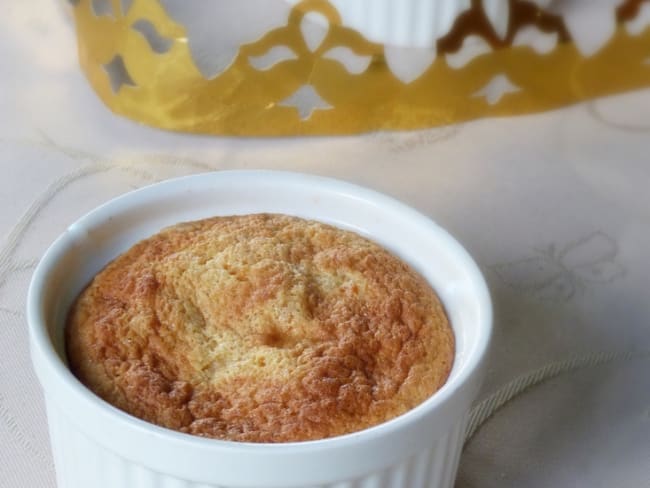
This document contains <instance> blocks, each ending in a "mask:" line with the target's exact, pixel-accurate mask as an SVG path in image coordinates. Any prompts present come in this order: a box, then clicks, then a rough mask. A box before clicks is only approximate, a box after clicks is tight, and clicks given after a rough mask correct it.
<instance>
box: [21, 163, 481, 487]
mask: <svg viewBox="0 0 650 488" xmlns="http://www.w3.org/2000/svg"><path fill="white" fill-rule="evenodd" d="M259 212H272V213H285V214H292V215H297V216H300V217H306V218H310V219H316V220H320V221H323V222H327V223H330V224H333V225H336V226H339V227H342V228H347V229H351V230H354V231H356V232H358V233H360V234H363V235H366V236H368V237H370V238H372V239H373V240H375V241H376V242H378V243H380V244H382V245H383V246H384V247H386V248H388V249H390V250H391V251H393V252H394V253H395V254H396V255H398V256H400V257H401V258H402V259H404V260H405V261H407V262H409V263H410V264H411V265H412V266H413V267H414V268H415V269H417V270H418V271H419V272H420V273H421V274H422V275H423V276H424V277H425V278H426V279H428V280H429V281H430V283H431V284H432V285H433V287H434V288H435V289H436V291H437V292H438V294H439V295H440V297H441V299H442V302H443V304H444V306H445V308H446V310H447V313H448V315H449V318H450V321H451V324H452V327H453V329H454V333H455V337H456V356H455V362H454V366H453V369H452V372H451V375H450V377H449V379H448V381H447V383H446V384H445V385H444V386H443V387H442V389H440V390H439V391H438V392H437V393H436V394H434V395H433V396H432V397H431V398H430V399H428V400H427V401H425V402H424V403H423V404H421V405H420V406H418V407H416V408H415V409H413V410H411V411H409V412H407V413H406V414H404V415H402V416H400V417H398V418H396V419H393V420H391V421H389V422H386V423H384V424H381V425H379V426H376V427H373V428H370V429H366V430H364V431H361V432H357V433H354V434H348V435H345V436H340V437H335V438H331V439H325V440H319V441H309V442H299V443H286V444H252V443H236V442H227V441H217V440H211V439H204V438H199V437H194V436H190V435H186V434H182V433H178V432H174V431H171V430H167V429H164V428H161V427H158V426H155V425H152V424H149V423H147V422H144V421H142V420H139V419H137V418H134V417H132V416H130V415H128V414H126V413H124V412H122V411H120V410H118V409H116V408H114V407H112V406H111V405H109V404H107V403H106V402H104V401H102V400H101V399H99V398H98V397H97V396H95V395H94V394H93V393H91V392H90V391H89V390H88V389H86V388H85V387H84V386H83V385H82V384H81V383H79V381H78V380H77V379H76V378H75V377H74V376H73V375H72V374H71V373H70V371H69V370H68V368H67V366H66V360H65V354H64V344H63V327H64V323H65V317H66V314H67V310H68V308H69V306H70V304H71V302H72V300H73V299H74V297H75V296H76V295H77V294H78V293H79V292H80V291H81V290H82V288H83V287H84V286H85V285H86V284H87V283H88V281H89V280H90V279H91V278H92V276H93V275H94V274H95V273H97V272H98V271H99V270H100V269H101V268H102V267H103V266H104V265H106V264H107V263H108V262H109V261H110V260H111V259H113V258H115V257H116V256H118V255H119V254H120V253H122V252H124V251H125V250H127V249H128V248H129V247H130V246H131V245H132V244H134V243H135V242H137V241H138V240H140V239H143V238H145V237H147V236H149V235H151V234H153V233H155V232H157V231H158V230H160V229H161V228H163V227H165V226H168V225H172V224H175V223H178V222H181V221H187V220H194V219H200V218H204V217H209V216H212V215H233V214H245V213H259ZM27 313H28V322H29V329H30V345H31V354H32V360H33V363H34V368H35V370H36V373H37V375H38V378H39V380H40V382H41V385H42V387H43V390H44V393H45V400H46V405H47V413H48V422H49V427H50V436H51V443H52V450H53V453H54V459H55V464H56V470H57V480H58V484H59V488H88V487H93V488H162V487H164V488H216V487H220V488H225V487H228V488H235V487H239V488H243V487H247V488H262V487H268V488H271V487H273V488H297V487H320V488H325V487H327V488H353V487H354V488H380V487H381V488H425V487H426V488H432V487H440V488H442V487H445V488H450V487H451V486H452V485H453V482H454V477H455V473H456V468H457V465H458V458H459V455H460V451H461V448H462V443H463V437H464V432H465V427H466V422H467V414H468V410H469V408H470V405H471V403H472V401H473V400H474V399H475V397H476V395H477V392H478V389H479V386H480V383H481V380H482V376H483V374H482V369H483V368H482V363H483V358H484V356H485V352H486V349H487V346H488V342H489V338H490V334H491V321H492V314H491V303H490V298H489V295H488V291H487V288H486V285H485V282H484V280H483V277H482V276H481V273H480V271H479V269H478V268H477V266H476V265H475V264H474V262H473V261H472V259H471V258H470V257H469V255H468V254H467V253H466V252H465V251H464V250H463V248H462V247H461V246H460V245H459V244H458V243H457V242H456V241H455V240H454V239H453V238H452V237H451V236H450V235H449V234H448V233H447V232H446V231H444V230H443V229H441V228H440V227H438V226H437V225H436V224H435V223H433V222H432V221H431V220H429V219H428V218H427V217H425V216H423V215H421V214H420V213H418V212H416V211H414V210H412V209H411V208H409V207H407V206H405V205H403V204H401V203H399V202H397V201H395V200H393V199H391V198H388V197H386V196H383V195H381V194H379V193H376V192H374V191H371V190H367V189H364V188H361V187H358V186H355V185H352V184H349V183H345V182H341V181H336V180H331V179H327V178H321V177H316V176H308V175H303V174H296V173H284V172H273V171H232V172H231V171H227V172H218V173H209V174H202V175H196V176H190V177H185V178H180V179H175V180H169V181H166V182H163V183H159V184H156V185H153V186H149V187H146V188H143V189H141V190H138V191H135V192H132V193H129V194H127V195H124V196H122V197H119V198H117V199H115V200H112V201H110V202H109V203H107V204H105V205H103V206H101V207H99V208H97V209H96V210H94V211H92V212H91V213H89V214H87V215H86V216H85V217H83V218H81V219H80V220H79V221H77V222H76V223H74V224H72V225H71V226H70V227H69V228H68V230H67V231H66V232H65V233H64V234H63V235H62V236H61V237H59V238H58V239H57V240H56V242H54V244H52V246H51V247H50V248H49V249H48V251H47V252H46V254H45V256H44V257H43V259H42V260H41V262H40V264H39V265H38V267H37V269H36V271H35V273H34V276H33V278H32V283H31V286H30V290H29V297H28V305H27Z"/></svg>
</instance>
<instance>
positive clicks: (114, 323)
mask: <svg viewBox="0 0 650 488" xmlns="http://www.w3.org/2000/svg"><path fill="white" fill-rule="evenodd" d="M453 342H454V340H453V334H452V332H451V329H450V327H449V324H448V322H447V318H446V315H445V313H444V310H443V308H442V306H441V304H440V302H439V301H438V298H437V296H436V295H435V293H434V292H433V290H432V289H431V287H430V286H429V285H428V284H427V283H426V282H425V281H424V280H423V279H422V278H421V277H420V276H419V275H418V274H416V273H415V272H414V271H413V270H411V269H410V268H409V267H408V266H407V265H405V264H404V263H403V262H402V261H400V260H398V259H397V258H395V257H394V256H392V255H391V254H390V253H388V252H387V251H385V250H384V249H382V248H381V247H379V246H377V245H376V244H374V243H372V242H370V241H368V240H366V239H364V238H362V237H360V236H358V235H356V234H353V233H351V232H347V231H343V230H340V229H336V228H334V227H330V226H327V225H324V224H321V223H317V222H312V221H306V220H302V219H298V218H295V217H288V216H282V215H266V214H261V215H247V216H236V217H215V218H211V219H206V220H202V221H198V222H190V223H186V224H179V225H177V226H174V227H171V228H168V229H165V230H163V231H162V232H160V233H159V234H156V235H155V236H153V237H151V238H149V239H146V240H144V241H142V242H140V243H138V244H137V245H135V246H134V247H133V248H131V249H130V250H129V251H128V252H126V253H125V254H123V255H122V256H120V257H118V258H117V259H116V260H115V261H113V262H112V263H110V264H109V265H108V266H107V267H106V268H105V269H104V270H103V271H101V272H100V273H99V274H98V275H97V276H96V277H95V278H94V280H93V281H92V282H91V283H90V285H89V286H88V287H87V288H86V289H85V290H84V291H83V293H82V294H81V295H80V297H79V298H78V299H77V302H76V303H75V304H74V306H73V308H72V311H71V313H70V317H69V323H68V327H67V351H68V357H69V361H70V365H71V369H72V371H73V372H74V373H75V375H77V376H78V378H79V379H80V380H81V381H82V382H83V383H84V384H86V385H87V386H88V387H89V388H90V389H92V390H93V391H95V392H96V393H97V394H98V395H99V396H101V397H102V398H104V399H105V400H107V401H108V402H110V403H112V404H113V405H115V406H117V407H118V408H121V409H123V410H125V411H127V412H129V413H131V414H133V415H135V416H137V417H140V418H142V419H145V420H148V421H150V422H153V423H156V424H159V425H162V426H165V427H168V428H171V429H176V430H180V431H183V432H188V433H192V434H197V435H201V436H206V437H213V438H219V439H229V440H235V441H250V442H289V441H304V440H312V439H319V438H326V437H330V436H335V435H341V434H344V433H349V432H354V431H358V430H361V429H364V428H366V427H369V426H372V425H376V424H378V423H381V422H384V421H386V420H388V419H390V418H393V417H395V416H397V415H400V414H402V413H404V412H405V411H407V410H409V409H411V408H413V407H414V406H416V405H418V404H419V403H421V402H422V401H424V400H425V399H426V398H428V397H429V396H430V395H431V394H432V393H433V392H435V391H436V390H437V389H438V388H439V387H440V386H441V385H442V384H443V383H444V382H445V380H446V378H447V376H448V374H449V371H450V369H451V365H452V361H453V354H454V343H453Z"/></svg>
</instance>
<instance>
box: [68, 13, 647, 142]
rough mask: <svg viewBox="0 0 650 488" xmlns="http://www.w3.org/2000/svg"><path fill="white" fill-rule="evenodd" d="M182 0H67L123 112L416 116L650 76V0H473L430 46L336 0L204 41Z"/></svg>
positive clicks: (339, 124)
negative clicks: (352, 18) (341, 7)
mask: <svg viewBox="0 0 650 488" xmlns="http://www.w3.org/2000/svg"><path fill="white" fill-rule="evenodd" d="M177 1H178V0H74V1H72V0H71V1H70V3H71V5H72V9H73V11H74V15H75V20H76V25H77V37H78V46H79V59H80V64H81V66H82V68H83V70H84V72H85V74H86V76H87V77H88V79H89V81H90V83H91V85H92V86H93V88H94V89H95V91H96V92H97V94H98V95H99V96H100V97H101V99H102V100H103V101H104V103H105V104H106V105H107V106H108V107H110V108H111V109H112V110H113V111H114V112H116V113H118V114H121V115H124V116H127V117H129V118H131V119H134V120H137V121H139V122H142V123H145V124H148V125H151V126H155V127H161V128H165V129H172V130H179V131H187V132H195V133H205V134H215V135H216V134H225V135H249V136H254V135H264V136H270V135H299V134H351V133H359V132H366V131H373V130H408V129H419V128H426V127H433V126H439V125H444V124H450V123H455V122H460V121H465V120H469V119H473V118H478V117H485V116H507V115H517V114H524V113H531V112H537V111H542V110H548V109H552V108H556V107H560V106H563V105H567V104H571V103H574V102H578V101H582V100H587V99H590V98H594V97H599V96H603V95H608V94H612V93H616V92H621V91H625V90H631V89H636V88H641V87H645V86H650V0H603V1H601V2H598V5H597V6H596V5H595V4H592V2H590V1H586V2H577V1H574V2H549V1H545V0H528V1H524V0H502V5H503V6H505V7H504V8H502V9H501V10H500V12H501V14H500V16H499V15H496V14H495V10H494V8H492V7H490V8H488V6H487V5H488V3H489V4H490V5H492V4H493V3H494V2H493V1H492V2H490V1H488V0H472V1H471V2H469V1H468V2H467V3H468V4H470V3H471V5H470V6H469V7H468V8H466V9H465V10H463V11H462V12H460V13H459V15H458V17H457V18H456V19H455V21H454V23H453V26H452V28H451V30H450V31H449V32H448V33H446V34H445V35H444V36H443V37H440V38H439V39H438V40H437V42H436V43H435V45H434V46H431V48H403V47H397V46H384V45H382V44H379V43H376V42H371V41H369V40H368V39H366V38H365V37H364V36H363V35H362V34H360V33H359V32H358V31H357V30H355V29H353V28H351V27H349V26H347V25H345V24H344V22H343V21H342V18H341V15H339V12H338V11H337V10H336V8H335V7H334V6H333V5H332V4H331V3H329V2H328V1H326V0H303V1H299V2H297V3H296V2H293V3H295V5H290V3H289V2H287V1H285V0H276V1H275V2H272V1H270V0H267V3H266V5H268V8H269V9H271V8H277V9H278V10H277V12H276V14H277V15H276V16H275V17H277V18H279V19H284V20H283V21H281V22H280V21H278V22H277V24H278V25H277V26H275V27H272V28H270V29H268V28H265V27H264V28H262V27H260V28H258V29H257V30H256V29H255V28H250V29H244V30H245V31H246V32H247V35H248V40H245V41H244V42H241V43H240V44H236V45H234V47H233V46H227V45H226V44H223V45H219V44H217V45H214V43H212V44H210V43H207V42H204V44H203V45H202V44H201V42H200V41H201V40H200V39H198V38H196V37H194V36H193V33H194V31H195V30H196V29H194V28H191V27H193V26H191V25H190V24H189V22H188V21H187V19H185V23H182V22H180V21H179V20H177V18H178V17H179V16H178V15H172V14H170V13H173V12H172V11H173V10H174V9H172V8H171V6H173V5H172V4H173V3H174V2H177ZM253 1H258V0H220V2H217V3H216V4H215V3H211V2H204V4H203V5H204V6H205V5H207V6H208V7H202V8H212V9H213V10H214V12H213V14H214V15H215V16H217V15H218V14H219V13H220V12H219V8H222V7H223V6H224V5H225V4H227V3H229V4H231V5H230V6H229V9H227V12H226V11H225V10H224V13H223V15H224V16H226V15H235V14H236V13H237V9H238V8H240V7H239V6H241V5H244V4H246V3H247V2H253ZM396 1H397V0H396ZM189 3H192V2H188V5H189ZM194 3H196V2H194ZM542 4H550V6H542ZM210 5H212V7H209V6H210ZM214 5H218V6H219V7H218V8H217V7H215V6H214ZM562 5H563V6H564V10H562V9H560V6H562ZM249 7H250V5H249ZM178 8H179V7H178V5H176V8H175V10H178ZM181 8H182V5H181ZM250 10H252V9H250V8H249V11H250ZM285 11H286V12H285ZM285 13H286V14H285ZM504 16H505V17H504ZM221 21H222V22H228V21H231V22H234V23H246V22H248V21H250V22H255V19H247V18H241V19H238V20H233V19H227V18H224V19H221ZM595 25H598V26H599V27H602V28H598V29H596V28H594V26H595ZM590 26H591V29H590ZM218 28H219V26H215V29H218ZM260 29H261V30H260ZM228 49H230V51H229V52H227V51H228ZM220 50H223V52H220ZM201 56H207V57H208V58H209V57H210V56H212V57H214V59H216V60H217V61H218V62H213V63H212V64H213V65H215V66H218V69H216V73H212V74H211V75H209V76H208V75H206V74H205V73H204V72H202V69H201ZM220 56H221V57H220ZM204 71H205V70H204Z"/></svg>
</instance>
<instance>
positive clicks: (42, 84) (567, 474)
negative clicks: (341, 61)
mask: <svg viewBox="0 0 650 488" xmlns="http://www.w3.org/2000/svg"><path fill="white" fill-rule="evenodd" d="M3 6H4V8H3V15H2V17H0V41H1V42H0V76H1V77H2V78H1V81H0V114H1V115H0V169H1V170H2V173H1V174H2V176H1V177H0V439H1V440H2V442H1V443H0V486H1V487H3V488H4V487H11V488H14V487H29V488H32V487H43V488H48V487H54V475H53V465H52V460H51V455H50V451H49V446H48V438H47V428H46V420H45V413H44V409H43V402H42V397H41V392H40V389H39V386H38V384H37V382H36V379H35V376H34V373H33V371H32V369H31V364H30V360H29V354H28V344H27V326H26V321H25V313H24V310H25V296H26V290H27V286H28V283H29V279H30V276H31V273H32V271H33V269H34V267H35V265H36V263H37V262H38V259H39V257H40V256H41V255H42V253H43V251H44V250H45V249H46V247H47V246H48V244H49V243H50V242H51V241H52V240H53V239H54V238H55V237H56V236H57V235H58V234H59V233H61V232H62V231H63V230H64V229H65V228H66V226H67V225H68V224H69V223H71V222H72V221H74V220H75V219H77V218H78V217H79V216H81V215H82V214H84V213H85V212H87V211H88V210H90V209H92V208H94V207H95V206H97V205H98V204H100V203H102V202H104V201H106V200H107V199H109V198H111V197H113V196H116V195H119V194H121V193H124V192H126V191H129V190H131V189H134V188H138V187H140V186H143V185H146V184H150V183H152V182H155V181H159V180H163V179H166V178H170V177H174V176H179V175H184V174H190V173H197V172H204V171H209V170H221V169H244V168H265V169H284V170H294V171H302V172H306V173H316V174H322V175H327V176H332V177H336V178H342V179H346V180H349V181H353V182H356V183H360V184H362V185H366V186H368V187H371V188H374V189H377V190H380V191H382V192H385V193H387V194H390V195H393V196H395V197H397V198H399V199H401V200H403V201H405V202H407V203H408V204H410V205H412V206H414V207H415V208H417V209H419V210H421V211H423V212H424V213H426V214H428V215H429V216H431V217H432V218H433V219H434V220H436V221H437V222H438V223H440V224H441V225H442V226H444V227H446V228H447V229H448V230H449V231H450V232H451V233H453V234H454V235H455V236H456V237H457V238H458V239H459V240H460V241H461V242H463V243H464V244H465V246H466V247H467V249H468V250H469V251H470V253H471V254H472V255H473V256H474V257H475V258H476V260H477V262H478V263H479V265H480V266H481V268H482V270H483V272H484V273H485V276H486V278H487V280H488V282H489V285H490V288H491V292H492V295H493V298H494V303H495V336H494V341H493V345H492V348H491V352H490V357H489V362H488V365H487V368H488V371H487V381H486V383H485V386H484V388H483V392H482V395H481V399H482V400H483V402H482V403H481V404H480V406H479V407H478V408H477V410H476V411H475V415H476V417H475V418H476V429H474V431H473V432H472V433H471V434H472V435H471V436H470V437H469V438H468V441H467V444H466V448H465V450H464V453H463V456H462V459H461V466H460V471H459V477H458V482H457V487H458V488H473V487H481V488H484V487H509V486H512V487H520V486H526V487H531V488H534V487H549V486H558V487H563V486H580V487H582V486H585V487H590V488H595V487H603V488H604V487H607V488H609V487H612V486H616V487H630V488H639V487H642V486H650V374H648V371H649V367H650V354H649V351H650V286H649V281H648V275H649V274H650V259H649V257H648V250H649V249H650V188H649V187H650V90H646V91H637V92H634V93H628V94H624V95H619V96H615V97H610V98H607V99H601V100H597V101H594V102H590V103H585V104H581V105H577V106H573V107H569V108H565V109H562V110H557V111H554V112H549V113H544V114H537V115H532V116H525V117H516V118H502V119H490V120H480V121H475V122H471V123H466V124H461V125H456V126H452V127H444V128H437V129H432V130H426V131H421V132H411V133H398V134H396V133H381V134H370V135H364V136H357V137H341V138H295V139H293V138H289V139H264V140H261V139H234V138H215V137H200V136H191V135H181V134H175V133H169V132H164V131H159V130H154V129H151V128H147V127H142V126H140V125H138V124H135V123H133V122H131V121H128V120H125V119H122V118H119V117H115V116H113V115H112V114H111V113H110V112H109V111H108V110H107V109H106V108H105V107H104V106H103V105H102V104H101V103H100V102H99V100H98V99H97V98H96V96H95V95H94V93H93V92H92V91H91V89H90V88H89V86H88V84H87V83H86V81H85V79H84V78H83V76H82V75H81V73H80V70H79V69H78V65H77V62H76V45H75V39H74V34H73V27H72V26H71V25H70V21H69V19H67V18H66V16H65V15H64V14H63V12H62V11H61V10H60V9H59V5H57V3H56V2H52V1H51V0H33V1H31V2H6V4H4V5H3Z"/></svg>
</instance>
